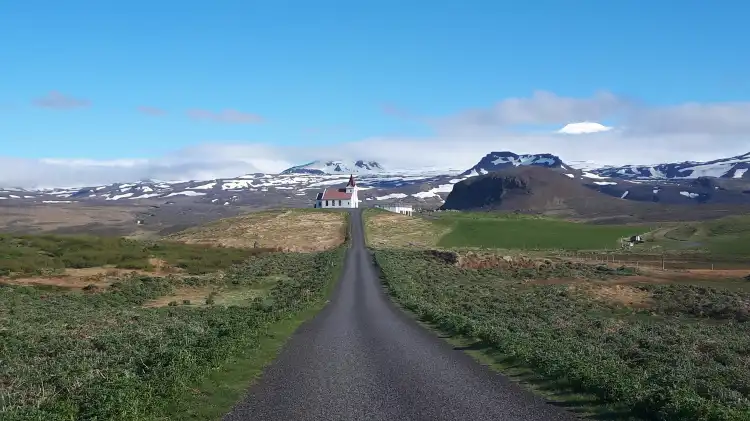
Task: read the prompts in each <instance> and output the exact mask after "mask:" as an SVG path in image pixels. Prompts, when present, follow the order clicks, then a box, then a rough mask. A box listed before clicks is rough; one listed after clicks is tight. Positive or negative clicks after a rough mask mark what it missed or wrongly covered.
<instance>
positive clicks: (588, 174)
mask: <svg viewBox="0 0 750 421" xmlns="http://www.w3.org/2000/svg"><path fill="white" fill-rule="evenodd" d="M583 176H584V177H586V178H594V179H599V180H604V179H606V178H607V177H602V176H601V175H599V174H594V173H590V172H588V171H587V172H584V173H583Z"/></svg>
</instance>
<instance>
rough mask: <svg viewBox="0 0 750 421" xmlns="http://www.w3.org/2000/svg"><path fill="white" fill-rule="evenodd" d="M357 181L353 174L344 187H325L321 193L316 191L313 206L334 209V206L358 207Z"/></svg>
mask: <svg viewBox="0 0 750 421" xmlns="http://www.w3.org/2000/svg"><path fill="white" fill-rule="evenodd" d="M357 190H358V187H357V183H356V181H354V175H350V176H349V182H348V183H347V184H346V187H344V188H327V189H325V190H323V192H322V193H318V196H317V197H316V198H315V205H314V206H313V207H315V208H323V209H336V208H339V209H341V208H358V207H359V197H358V196H357Z"/></svg>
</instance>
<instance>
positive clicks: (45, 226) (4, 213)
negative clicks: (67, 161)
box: [0, 204, 141, 232]
mask: <svg viewBox="0 0 750 421" xmlns="http://www.w3.org/2000/svg"><path fill="white" fill-rule="evenodd" d="M139 210H141V208H139V207H135V206H133V207H126V206H123V207H119V206H85V205H78V204H54V205H52V204H50V205H28V206H2V207H0V231H11V232H12V231H23V232H51V231H56V230H59V229H67V228H75V227H86V226H88V227H91V226H94V225H96V226H101V227H119V226H133V227H135V226H136V219H137V217H136V213H137V212H138V211H139Z"/></svg>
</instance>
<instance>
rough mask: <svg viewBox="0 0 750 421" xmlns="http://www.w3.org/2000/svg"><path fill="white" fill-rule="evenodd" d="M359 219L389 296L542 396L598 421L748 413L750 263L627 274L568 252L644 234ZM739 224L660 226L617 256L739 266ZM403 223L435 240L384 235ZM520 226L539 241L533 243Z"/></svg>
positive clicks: (547, 223) (504, 220)
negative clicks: (726, 266)
mask: <svg viewBox="0 0 750 421" xmlns="http://www.w3.org/2000/svg"><path fill="white" fill-rule="evenodd" d="M367 219H368V221H367V229H368V233H367V234H368V241H369V242H370V246H371V247H373V248H374V257H375V261H376V263H377V265H378V266H379V270H380V272H381V277H382V280H383V283H384V285H385V286H386V288H387V290H388V291H389V293H390V294H391V296H392V297H393V298H394V300H395V301H396V302H397V303H399V304H400V305H401V306H402V307H404V308H405V309H407V310H408V311H410V312H412V313H414V314H415V315H416V317H418V318H419V319H420V320H421V321H423V322H424V323H425V324H427V325H428V326H430V327H432V328H434V329H436V330H438V331H440V332H442V333H444V334H445V336H446V337H447V338H448V340H449V341H451V342H453V343H454V344H456V345H460V347H461V349H465V350H466V351H467V352H469V353H471V354H472V355H473V356H475V357H476V358H478V359H480V360H482V361H485V362H487V363H489V364H491V365H492V366H493V367H495V368H496V369H498V370H500V371H501V372H503V373H505V374H508V375H510V376H511V378H513V379H515V380H517V381H519V382H521V383H522V384H524V385H525V386H526V387H528V388H530V389H532V390H535V391H536V392H538V393H541V394H543V395H545V396H547V397H548V398H549V399H550V400H552V401H554V402H558V404H561V405H564V406H566V407H569V408H571V409H573V410H575V411H578V412H581V413H582V414H585V415H586V416H588V417H591V418H595V419H609V420H613V419H618V420H630V419H639V420H645V419H659V420H716V421H728V420H732V421H739V420H748V419H750V418H748V417H749V414H750V354H748V350H750V284H749V283H748V282H747V280H748V279H750V269H748V270H747V271H746V272H743V271H742V270H737V269H733V270H726V271H718V270H717V271H715V272H713V271H710V270H697V271H691V270H679V271H676V270H675V271H669V270H667V271H662V270H661V268H648V267H640V268H638V269H636V268H635V267H629V266H623V265H621V264H617V265H614V264H611V263H607V262H605V261H604V260H602V261H601V262H591V261H586V260H583V259H576V258H575V257H576V256H580V254H579V253H575V252H571V253H565V248H566V247H570V248H571V249H573V250H575V249H576V248H579V249H578V251H579V252H580V253H583V250H581V249H580V248H584V247H585V249H586V252H588V253H597V250H596V246H597V245H598V246H599V247H604V246H605V244H607V241H608V242H609V243H608V244H610V246H609V247H612V246H611V244H612V243H615V242H616V241H617V240H619V237H620V236H626V235H632V234H637V233H642V232H645V231H644V230H643V229H642V228H643V227H637V226H636V227H633V226H620V227H604V229H602V228H600V227H597V226H593V225H587V224H581V223H573V222H566V221H554V220H549V219H546V218H534V217H526V216H518V215H505V216H497V215H492V214H471V213H464V214H457V213H445V214H443V215H439V216H434V217H427V218H408V217H404V216H401V215H385V214H383V213H381V212H374V211H369V212H368V213H367ZM409 219H412V220H409ZM415 219H418V221H414V220H415ZM384 221H388V222H387V223H386V222H384ZM747 221H748V220H747V219H745V218H742V217H734V218H726V219H723V220H715V221H707V222H696V223H681V224H663V225H662V226H659V227H654V228H655V230H654V231H651V232H650V233H649V234H648V235H647V236H645V237H646V239H647V242H646V243H645V244H642V245H637V246H636V247H635V248H639V247H640V248H642V249H641V251H634V252H630V251H628V252H623V253H622V255H627V253H633V254H638V253H641V254H647V253H649V252H652V249H653V248H656V249H657V250H659V249H661V251H659V252H660V253H662V252H664V250H667V251H669V252H670V253H672V259H682V260H683V263H685V264H688V265H689V264H692V263H695V262H699V261H703V260H702V259H706V258H707V256H713V258H718V257H722V256H723V258H725V259H728V260H731V261H732V262H734V263H736V264H741V263H742V262H745V266H744V268H745V269H747V267H748V265H747V261H748V257H749V256H750V253H744V254H743V250H744V249H742V248H740V249H732V253H731V254H726V255H722V254H721V253H722V250H725V249H724V248H723V247H728V246H725V244H729V243H732V242H734V243H733V244H739V242H741V241H742V240H740V239H742V238H744V239H745V241H748V244H750V237H749V236H747V235H746V234H745V233H747V232H750V230H747V231H746V228H745V227H746V225H744V224H746V223H747ZM401 223H403V224H404V225H405V226H407V227H413V226H419V227H420V229H421V231H420V232H421V233H423V237H422V238H427V237H428V236H427V235H426V234H424V233H426V232H430V233H432V235H433V237H432V241H430V242H427V241H423V242H422V243H421V244H420V245H419V246H416V245H414V244H412V245H409V244H408V242H405V241H398V242H393V243H389V242H388V241H387V234H386V232H387V230H390V231H391V232H398V228H397V225H398V224H401ZM684 227H689V228H684ZM577 229H578V230H579V231H576V230H577ZM384 230H386V231H384ZM629 230H630V231H629ZM633 230H634V231H633ZM665 232H666V233H668V234H667V235H664V233H665ZM524 233H527V234H528V236H529V237H531V238H537V239H539V244H541V240H542V239H544V241H547V242H546V243H544V245H545V246H546V247H548V249H547V250H544V249H541V247H539V248H538V249H536V250H534V249H535V247H533V246H532V245H531V244H530V243H531V242H529V241H528V240H526V241H524V240H523V237H524V236H525V235H527V234H524ZM555 233H557V235H559V237H558V239H559V241H558V242H557V243H555V242H554V239H555ZM563 233H565V235H563ZM631 233H632V234H631ZM677 233H682V235H683V237H686V238H692V239H694V240H695V239H698V238H699V239H700V240H701V241H703V243H702V244H700V246H696V245H694V244H690V246H691V247H689V248H690V250H688V251H686V249H685V248H681V247H678V246H677V245H676V244H675V243H674V242H676V241H682V240H680V239H673V238H670V236H671V237H675V236H676V235H677ZM654 234H655V235H654ZM502 236H508V237H509V238H505V239H502V238H499V237H502ZM451 238H453V239H451ZM527 238H528V237H527ZM458 239H460V241H459V240H458ZM607 239H608V240H607ZM373 240H375V241H373ZM449 240H450V241H449ZM524 243H525V244H524ZM422 245H426V246H422ZM524 245H525V246H526V249H523V247H524ZM420 246H421V247H420ZM459 246H463V247H459ZM467 246H471V247H467ZM420 248H421V249H420ZM498 249H502V250H498ZM540 249H541V250H540ZM644 249H646V250H644ZM683 253H685V254H686V255H687V257H684V256H683ZM621 257H622V256H621ZM746 276H747V278H746Z"/></svg>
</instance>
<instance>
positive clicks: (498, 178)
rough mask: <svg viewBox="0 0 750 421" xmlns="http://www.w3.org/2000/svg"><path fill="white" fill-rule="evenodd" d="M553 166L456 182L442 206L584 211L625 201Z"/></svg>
mask: <svg viewBox="0 0 750 421" xmlns="http://www.w3.org/2000/svg"><path fill="white" fill-rule="evenodd" d="M564 175H565V174H563V173H561V172H558V171H555V170H553V169H549V168H541V167H536V166H528V167H517V168H508V169H504V170H501V171H497V172H493V173H489V174H485V175H480V176H476V177H472V178H469V179H466V180H463V181H461V182H458V183H456V185H455V186H454V187H453V191H452V192H451V193H450V194H449V195H448V198H447V199H446V201H445V204H444V205H443V206H442V207H441V210H477V209H483V210H508V211H520V212H543V213H550V212H552V213H563V214H566V213H568V214H580V213H582V212H585V213H590V211H592V210H595V209H598V208H601V207H606V208H616V207H619V206H620V204H621V203H622V202H623V201H621V200H617V199H616V198H613V197H610V196H607V195H604V194H601V193H599V192H597V191H595V190H592V189H589V188H586V187H585V186H584V185H582V184H581V182H580V181H578V180H574V179H571V178H569V177H565V176H564Z"/></svg>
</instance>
